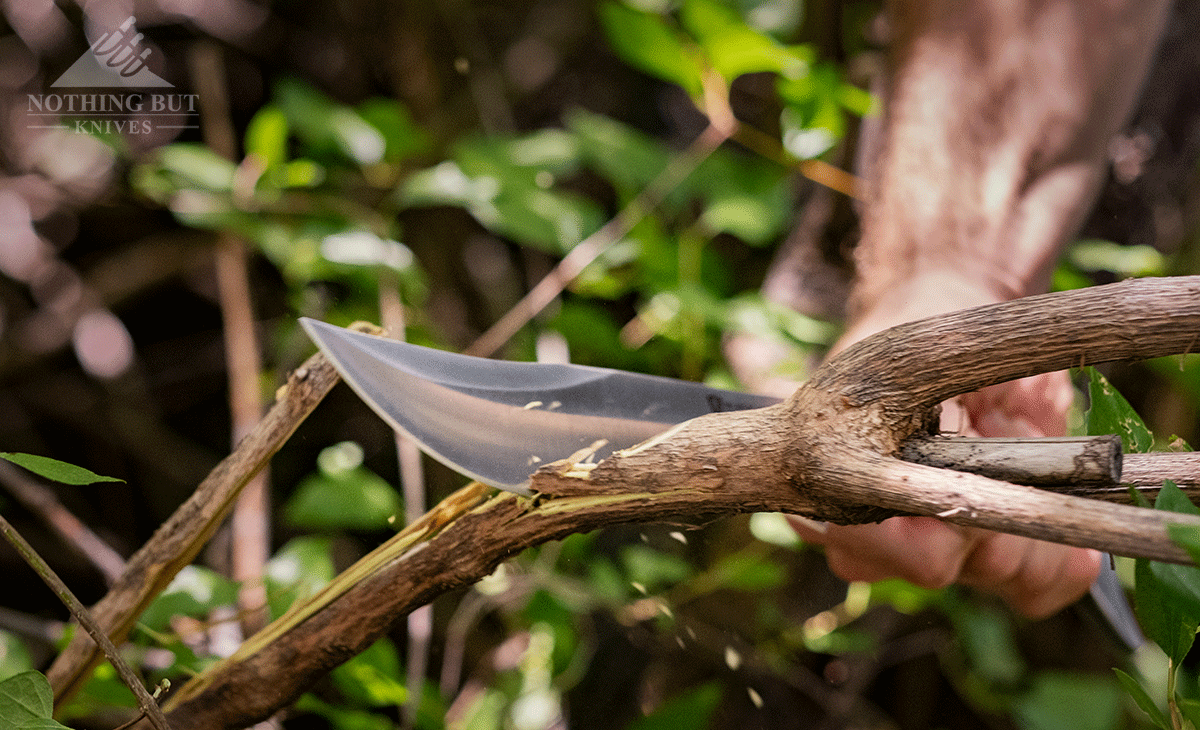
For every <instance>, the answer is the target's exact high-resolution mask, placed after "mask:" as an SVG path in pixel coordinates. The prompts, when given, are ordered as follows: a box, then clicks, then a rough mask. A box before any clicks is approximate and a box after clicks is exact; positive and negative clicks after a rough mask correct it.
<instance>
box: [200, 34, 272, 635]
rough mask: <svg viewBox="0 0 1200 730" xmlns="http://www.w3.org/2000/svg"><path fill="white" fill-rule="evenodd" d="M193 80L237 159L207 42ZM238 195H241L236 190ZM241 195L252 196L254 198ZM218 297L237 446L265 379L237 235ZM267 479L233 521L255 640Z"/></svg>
mask: <svg viewBox="0 0 1200 730" xmlns="http://www.w3.org/2000/svg"><path fill="white" fill-rule="evenodd" d="M190 60H191V67H192V75H193V76H194V77H195V79H196V90H197V91H198V92H199V97H200V118H201V121H202V123H203V131H204V141H205V142H206V143H207V144H208V146H209V147H210V148H211V149H212V150H213V151H214V152H216V153H217V154H218V155H221V156H222V157H224V158H226V159H228V160H230V161H236V160H237V152H238V145H237V138H236V136H235V133H234V128H233V120H232V119H231V118H230V112H229V94H228V90H227V89H226V87H225V63H224V61H223V59H222V57H221V49H220V48H219V47H218V46H216V45H215V44H213V43H212V42H209V41H201V42H198V43H197V44H196V45H195V46H194V47H193V49H192V54H191V59H190ZM234 192H235V195H237V194H238V191H234ZM243 194H244V195H246V196H249V193H245V191H243ZM214 254H215V256H214V262H213V263H214V266H215V269H216V274H217V297H218V300H219V303H220V307H221V319H222V321H223V323H224V326H223V328H222V331H223V333H224V337H225V363H226V369H227V370H228V372H229V412H230V421H231V432H232V442H233V443H232V445H233V446H236V445H237V444H238V442H239V441H241V440H242V439H243V438H244V437H245V435H246V434H247V433H249V432H250V429H252V428H253V427H254V424H256V423H258V420H259V419H260V418H261V417H262V410H263V407H262V393H261V392H260V390H259V388H260V386H259V373H260V372H261V370H262V357H261V356H260V354H259V348H258V341H257V339H256V338H255V323H254V307H253V303H252V301H251V295H250V275H249V273H248V265H247V252H246V244H245V242H244V241H242V240H241V239H239V238H238V237H237V236H235V235H233V234H232V233H229V232H226V231H223V232H221V233H220V234H219V235H218V236H217V245H216V250H215V251H214ZM268 482H269V478H268V472H267V470H266V469H263V470H262V471H261V472H259V474H258V475H257V476H256V477H255V478H254V479H253V480H251V482H250V483H249V484H248V485H246V488H245V489H243V490H242V494H241V496H239V497H238V501H237V504H236V505H235V506H234V509H233V515H232V518H231V519H230V531H231V533H232V536H231V540H230V544H231V549H230V555H229V558H230V574H231V577H232V578H233V579H234V580H235V581H237V582H238V583H239V584H241V585H240V588H239V589H238V613H239V614H240V615H241V616H242V617H243V618H242V629H243V631H244V632H245V633H247V634H249V633H253V632H254V631H257V630H258V629H260V628H262V626H263V625H264V624H265V623H266V618H267V612H266V605H267V593H266V587H265V585H264V584H263V580H262V578H263V571H264V570H265V569H266V564H267V559H268V558H269V557H270V547H271V546H270V542H271V538H270V535H271V515H270V513H271V509H270V504H269V502H270V493H269V491H268Z"/></svg>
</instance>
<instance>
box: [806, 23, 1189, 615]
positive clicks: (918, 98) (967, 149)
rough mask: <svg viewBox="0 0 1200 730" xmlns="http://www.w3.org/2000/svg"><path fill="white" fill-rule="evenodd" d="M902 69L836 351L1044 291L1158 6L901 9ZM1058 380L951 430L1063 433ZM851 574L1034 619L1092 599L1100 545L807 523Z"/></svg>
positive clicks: (889, 104)
mask: <svg viewBox="0 0 1200 730" xmlns="http://www.w3.org/2000/svg"><path fill="white" fill-rule="evenodd" d="M888 10H889V13H890V18H891V24H892V33H893V39H892V41H893V49H892V50H893V69H892V70H893V74H892V80H891V87H890V91H889V94H888V98H887V100H886V104H885V118H884V131H883V139H882V146H881V147H882V149H881V153H880V155H879V158H878V159H877V160H875V161H874V163H873V167H872V168H871V169H870V170H869V196H868V202H867V204H866V208H865V210H864V213H863V222H862V225H863V236H862V241H861V243H860V245H859V248H858V251H857V268H858V279H857V281H856V284H855V287H854V293H853V296H852V301H851V309H850V311H851V316H850V322H849V327H848V329H847V332H846V334H845V336H844V337H843V338H842V340H841V341H840V342H839V343H838V346H837V347H836V348H835V349H840V348H843V347H845V346H848V345H849V344H851V343H853V342H855V341H857V340H859V339H862V338H863V337H866V336H867V335H869V334H872V333H874V332H877V331H879V330H882V329H886V328H888V327H891V326H893V325H896V324H900V323H902V322H907V321H911V320H915V319H919V318H921V317H925V316H929V315H932V314H937V313H940V312H945V311H952V310H957V309H963V308H966V307H970V306H975V305H979V304H988V303H993V302H998V301H1004V300H1008V299H1013V298H1017V297H1021V296H1025V295H1027V294H1033V293H1039V292H1041V291H1044V290H1045V289H1046V288H1047V286H1048V281H1049V276H1050V272H1051V271H1052V269H1053V266H1054V262H1055V260H1056V259H1057V258H1058V255H1059V253H1060V252H1061V250H1062V248H1063V247H1064V245H1065V244H1066V243H1067V242H1068V240H1069V239H1070V237H1071V236H1072V235H1073V234H1074V233H1075V231H1076V229H1077V227H1078V226H1079V225H1080V222H1081V219H1082V217H1083V215H1084V214H1086V212H1087V211H1088V209H1089V207H1090V206H1091V204H1092V202H1093V198H1094V196H1095V194H1096V191H1097V189H1098V187H1099V185H1100V183H1101V182H1102V181H1103V178H1104V174H1105V171H1106V151H1107V145H1108V141H1109V139H1110V138H1111V137H1112V136H1113V135H1114V134H1115V133H1116V132H1118V131H1119V130H1120V128H1121V126H1122V125H1123V124H1124V123H1125V120H1126V118H1127V117H1128V115H1129V113H1130V111H1131V108H1132V105H1133V103H1134V101H1135V100H1136V97H1137V94H1138V92H1139V89H1140V86H1141V84H1142V82H1143V79H1144V76H1145V74H1146V70H1147V67H1148V64H1149V62H1150V59H1151V58H1152V56H1153V53H1154V50H1155V47H1156V41H1157V38H1158V37H1159V34H1160V32H1161V30H1162V25H1163V23H1164V20H1165V17H1166V15H1167V12H1168V10H1169V3H1168V2H1166V0H1132V1H1130V2H1124V1H1122V0H1101V1H1100V2H1088V3H1078V2H1074V0H1048V1H1047V2H1033V1H1032V0H1029V1H1026V0H970V1H968V0H892V1H891V2H890V3H889V7H888ZM1070 398H1071V390H1070V384H1069V383H1068V381H1067V379H1066V377H1065V375H1064V374H1062V373H1052V374H1047V375H1041V376H1037V377H1034V378H1026V379H1024V380H1020V381H1015V382H1012V383H1006V384H1002V385H999V386H994V387H992V388H988V389H985V390H983V391H980V392H977V393H972V394H968V395H966V396H963V397H962V398H960V399H957V400H956V401H955V402H954V403H951V404H947V406H948V407H946V408H945V409H944V412H943V422H942V425H943V428H944V429H947V430H954V431H959V432H963V433H978V434H981V435H988V436H1001V435H1016V436H1037V435H1047V436H1049V435H1059V434H1061V432H1062V430H1063V429H1064V427H1065V418H1064V415H1065V411H1066V408H1067V406H1068V405H1069V403H1070ZM799 531H800V532H801V534H802V536H804V537H806V538H807V539H809V540H812V541H815V542H819V543H822V544H824V545H825V546H826V551H827V555H828V558H829V562H830V566H831V567H832V568H833V569H834V570H835V571H836V572H838V573H839V574H840V575H841V576H842V577H844V578H846V579H848V580H877V579H881V578H885V577H891V576H900V577H904V578H907V579H909V580H911V581H913V582H916V583H918V584H921V585H926V586H941V585H946V584H949V583H952V582H963V583H967V584H972V585H976V586H979V587H981V588H984V589H986V590H989V591H991V592H994V593H997V594H999V595H1001V596H1003V597H1004V598H1006V599H1007V600H1008V601H1009V602H1010V603H1012V604H1013V606H1014V607H1015V608H1017V609H1018V610H1020V611H1022V612H1024V613H1027V614H1029V615H1032V616H1042V615H1047V614H1050V613H1053V612H1054V611H1056V610H1058V609H1059V608H1061V607H1062V606H1064V605H1066V604H1068V603H1070V602H1072V601H1073V600H1075V599H1076V598H1077V597H1078V596H1079V595H1080V594H1082V593H1083V592H1084V591H1086V590H1087V588H1088V586H1089V585H1090V584H1091V582H1092V581H1093V580H1094V579H1095V576H1096V572H1097V571H1098V569H1099V560H1100V557H1099V555H1098V554H1097V553H1095V552H1093V551H1085V550H1080V549H1076V548H1065V547H1062V546H1058V545H1051V544H1048V543H1041V542H1036V541H1033V540H1029V539H1026V538H1018V537H1013V536H1010V535H998V534H995V533H990V532H985V531H982V530H978V529H964V528H958V527H954V526H952V525H948V524H946V523H943V522H940V521H937V520H933V519H930V518H894V519H891V520H887V521H885V522H884V523H881V524H879V525H858V526H851V527H838V526H828V527H826V526H822V525H813V524H811V523H801V524H800V525H799Z"/></svg>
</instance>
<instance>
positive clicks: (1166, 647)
mask: <svg viewBox="0 0 1200 730" xmlns="http://www.w3.org/2000/svg"><path fill="white" fill-rule="evenodd" d="M1154 508H1155V509H1158V510H1166V511H1170V512H1177V513H1180V514H1188V515H1198V514H1200V509H1197V508H1196V506H1195V505H1194V504H1192V502H1191V500H1189V499H1188V497H1187V495H1186V494H1184V493H1183V490H1181V489H1179V487H1177V486H1176V485H1175V483H1174V482H1172V481H1171V480H1169V479H1168V480H1166V481H1164V482H1163V488H1162V489H1161V490H1160V491H1159V493H1158V498H1157V499H1156V500H1155V502H1154ZM1181 532H1183V533H1184V535H1185V536H1187V535H1191V536H1193V538H1194V534H1195V533H1194V531H1189V530H1186V529H1184V530H1181ZM1143 581H1144V582H1145V585H1143ZM1136 590H1137V594H1136V595H1137V596H1138V612H1137V614H1138V619H1139V620H1140V621H1142V623H1143V624H1145V623H1147V622H1149V624H1150V626H1147V627H1146V633H1147V635H1149V636H1150V637H1151V638H1152V639H1154V641H1155V642H1156V643H1158V645H1159V646H1161V647H1162V649H1163V651H1165V652H1166V653H1167V656H1169V657H1171V658H1172V659H1174V660H1175V662H1176V663H1178V662H1179V661H1182V659H1183V656H1184V655H1185V654H1186V653H1187V651H1188V649H1190V648H1191V646H1192V643H1193V642H1194V641H1195V634H1196V629H1197V627H1200V568H1196V567H1195V566H1188V565H1175V564H1174V563H1160V562H1153V561H1146V560H1139V561H1137V583H1136ZM1142 601H1146V604H1147V607H1148V608H1149V609H1150V611H1147V610H1144V609H1143V607H1142V605H1141V602H1142ZM1154 607H1157V611H1156V612H1157V613H1159V614H1160V615H1157V616H1150V615H1147V614H1148V613H1150V612H1155V608H1154ZM1173 623H1174V624H1177V625H1174V626H1173V625H1172V624H1173ZM1151 627H1153V633H1152V631H1151ZM1160 636H1161V637H1162V639H1163V641H1165V642H1167V643H1165V644H1164V643H1163V642H1162V641H1159V639H1158V637H1160Z"/></svg>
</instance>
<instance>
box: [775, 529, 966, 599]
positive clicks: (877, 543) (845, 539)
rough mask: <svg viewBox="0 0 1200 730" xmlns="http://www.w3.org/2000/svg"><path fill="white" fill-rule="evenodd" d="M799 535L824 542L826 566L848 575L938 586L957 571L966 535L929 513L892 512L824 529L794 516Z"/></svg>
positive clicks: (856, 578) (949, 580)
mask: <svg viewBox="0 0 1200 730" xmlns="http://www.w3.org/2000/svg"><path fill="white" fill-rule="evenodd" d="M793 527H794V528H796V531H797V534H799V535H800V537H801V539H804V540H807V541H809V542H813V543H817V544H820V545H824V546H825V556H826V559H827V560H828V562H829V567H830V568H831V569H832V570H833V572H834V573H836V574H837V575H838V577H840V578H842V579H843V580H847V581H877V580H883V579H884V578H904V579H905V580H907V581H909V582H910V583H914V584H916V585H919V586H921V587H923V588H943V587H945V586H948V585H950V584H951V583H953V582H954V581H955V580H956V579H957V578H958V575H959V572H960V570H961V567H962V561H963V559H964V558H965V557H966V554H967V548H968V538H967V537H966V536H965V534H964V531H963V530H961V529H960V528H956V527H953V526H951V525H948V524H946V523H944V522H941V521H939V520H936V519H934V518H932V517H893V518H892V519H889V520H884V521H883V522H880V523H877V524H870V525H828V526H826V529H825V530H824V531H823V532H818V531H815V530H813V529H812V528H811V527H810V526H809V525H807V524H803V523H800V524H797V523H796V522H793Z"/></svg>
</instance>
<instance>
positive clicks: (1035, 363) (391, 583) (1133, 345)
mask: <svg viewBox="0 0 1200 730" xmlns="http://www.w3.org/2000/svg"><path fill="white" fill-rule="evenodd" d="M1198 336H1200V278H1196V277H1192V278H1179V279H1172V280H1142V281H1135V282H1126V283H1122V284H1116V285H1112V286H1108V287H1098V288H1095V289H1090V290H1082V291H1075V292H1067V293H1061V294H1055V295H1049V296H1046V297H1035V298H1031V299H1028V300H1022V301H1018V302H1010V303H1007V304H1004V305H996V306H991V307H982V308H979V309H975V310H968V311H966V312H961V313H957V314H952V315H945V316H941V317H936V318H933V319H929V320H924V321H923V322H918V323H914V324H912V325H905V326H903V327H900V328H896V329H894V330H889V331H887V332H883V333H880V334H879V335H875V336H873V337H871V338H868V339H867V340H865V341H863V342H862V343H860V344H859V345H857V346H855V347H853V348H851V349H849V350H847V351H846V352H844V353H843V354H842V355H841V356H839V357H838V358H836V359H835V360H833V361H832V362H830V363H829V364H827V365H826V366H825V367H823V368H821V369H820V370H819V371H817V373H815V374H814V376H813V378H812V379H811V380H810V381H809V383H808V384H806V385H805V386H803V387H801V388H800V389H799V390H798V391H797V392H796V393H795V394H794V395H793V396H792V397H791V398H790V399H789V400H788V401H786V402H785V403H782V404H780V405H777V406H772V407H769V408H764V409H760V410H756V411H743V412H733V413H720V414H713V415H710V416H704V417H702V418H698V419H695V420H692V421H689V422H687V423H685V424H681V425H680V426H677V427H675V428H673V429H671V430H670V431H668V432H667V433H665V434H663V435H661V436H659V437H657V438H655V439H652V440H651V441H649V442H647V443H645V444H642V445H639V446H637V447H634V448H632V449H627V450H624V451H620V452H617V453H615V454H613V455H612V456H610V457H609V458H607V459H605V460H603V461H601V462H600V463H598V464H582V463H577V462H575V461H572V460H567V461H563V462H556V463H554V464H549V465H547V466H545V467H543V468H542V469H541V470H539V471H538V472H537V473H536V474H535V475H534V476H533V479H532V488H533V490H534V491H535V492H536V496H535V497H533V498H530V499H527V498H522V497H517V496H514V495H511V494H501V495H496V496H494V497H492V498H490V499H487V501H485V502H482V503H481V504H478V505H477V506H471V507H470V508H469V510H466V511H460V513H458V514H459V516H456V517H455V516H453V513H454V510H449V511H447V512H445V513H444V515H445V516H448V517H449V519H448V520H447V521H444V522H443V521H440V520H434V521H432V522H430V523H429V524H428V525H427V527H428V529H425V530H424V531H423V532H422V533H421V534H420V535H413V534H404V533H402V535H403V537H402V538H401V537H400V536H398V538H397V539H395V540H393V541H391V542H389V543H388V544H387V545H385V546H383V547H382V548H380V549H379V550H378V551H376V553H373V554H372V555H370V556H368V557H367V558H365V559H364V561H361V562H360V564H359V565H356V566H355V567H354V568H352V575H353V579H347V580H345V581H341V582H340V583H339V584H338V586H337V588H336V589H334V590H331V591H329V592H328V593H326V594H325V595H323V596H319V597H317V599H315V600H314V601H312V602H310V603H309V604H307V605H306V606H305V607H303V608H300V609H297V610H296V611H294V612H290V613H289V616H288V617H285V619H286V621H285V622H284V623H283V624H281V625H279V626H276V625H275V624H272V626H270V627H268V628H267V629H266V631H267V632H269V633H268V634H266V637H268V638H269V640H265V641H261V642H255V643H254V645H253V646H251V647H248V648H247V649H246V650H245V651H244V652H239V654H238V655H237V656H235V657H234V658H232V659H231V660H229V661H227V662H223V663H222V664H220V665H219V666H218V667H216V668H215V669H214V670H213V671H211V672H208V673H206V674H205V675H204V676H203V677H202V678H201V679H199V680H193V682H194V683H195V688H194V689H193V688H192V687H191V686H190V685H189V686H188V687H185V688H184V690H183V691H182V692H181V693H179V695H178V696H177V697H176V698H175V700H174V702H175V704H174V705H173V709H172V710H171V712H170V714H169V716H168V717H169V719H170V721H171V723H172V726H173V727H175V728H176V729H177V730H188V729H189V728H194V729H196V730H199V729H200V728H205V729H207V728H229V729H230V730H232V729H233V728H240V727H244V726H245V725H248V724H252V723H253V722H255V721H257V720H260V719H262V718H265V717H267V716H269V715H270V714H271V713H272V712H274V711H275V710H276V709H278V708H279V707H282V706H285V705H286V704H288V703H290V702H292V701H293V700H295V699H296V698H297V697H299V695H300V694H301V693H302V692H303V691H304V690H305V688H306V687H308V686H309V685H310V684H311V683H312V682H313V681H315V679H316V678H317V677H319V676H321V675H322V674H323V673H325V672H326V671H328V670H329V669H330V668H332V667H334V666H336V665H337V664H339V663H341V662H342V661H344V660H346V659H347V658H349V657H350V656H353V655H354V654H355V653H357V652H359V651H361V650H363V649H365V648H366V647H367V646H369V645H370V644H371V643H372V642H373V641H375V640H376V639H377V638H378V637H379V636H381V635H382V634H383V633H385V632H386V631H387V630H388V628H389V627H390V626H391V625H392V624H393V623H394V622H395V621H396V620H397V619H399V618H400V617H402V616H403V615H405V614H406V613H407V612H409V611H411V610H412V609H413V608H415V607H416V606H419V605H422V604H424V603H426V602H428V601H429V600H431V599H432V598H433V597H435V596H437V595H439V594H441V593H443V592H445V591H447V590H450V589H453V588H456V587H461V586H464V585H469V584H470V583H472V582H474V581H476V580H478V579H479V578H481V577H483V576H485V575H488V574H489V573H490V572H491V571H492V570H493V569H494V568H495V566H496V565H497V564H499V563H500V562H502V561H503V560H505V559H507V558H509V557H511V556H512V555H514V554H516V553H518V552H519V551H521V550H523V549H525V548H527V547H529V546H531V545H536V544H539V543H542V542H546V541H548V540H554V539H559V538H562V537H565V536H566V535H569V534H572V533H575V532H583V531H587V530H592V529H596V528H598V527H603V526H606V525H612V524H619V523H627V522H654V521H672V522H704V521H707V520H711V519H714V518H716V517H721V516H725V515H731V514H737V513H744V512H757V511H783V512H792V513H797V514H802V515H807V516H810V517H814V518H817V519H822V520H830V521H836V522H865V521H874V520H880V519H883V518H885V517H888V516H891V515H895V514H920V515H933V516H938V517H940V518H942V519H944V520H947V521H949V522H953V523H955V524H961V525H970V526H978V527H985V528H988V529H994V530H1003V531H1006V532H1011V533H1013V534H1018V535H1026V536H1029V537H1033V538H1037V539H1042V540H1053V541H1057V542H1061V543H1065V544H1070V545H1081V546H1089V547H1095V548H1100V549H1104V550H1108V551H1110V552H1115V553H1118V554H1125V555H1134V556H1141V557H1149V558H1153V559H1158V560H1169V561H1176V562H1187V556H1186V555H1185V554H1184V553H1183V551H1182V550H1180V549H1179V548H1177V547H1175V545H1174V544H1173V543H1172V542H1171V541H1170V540H1169V539H1168V537H1167V534H1166V533H1167V529H1166V528H1167V525H1169V524H1173V523H1178V524H1188V525H1197V526H1200V518H1196V517H1192V516H1187V515H1176V514H1170V513H1161V512H1154V511H1151V510H1145V509H1139V508H1135V507H1130V506H1127V505H1121V504H1112V503H1108V502H1104V501H1100V500H1093V499H1082V498H1079V497H1075V496H1070V495H1064V494H1055V493H1052V492H1048V491H1044V490H1039V489H1034V488H1031V487H1024V486H1016V485H1013V484H1010V483H1006V482H1001V481H997V480H994V479H990V478H987V477H985V476H979V475H975V474H966V473H961V472H953V471H948V470H945V469H939V468H935V467H931V466H926V465H922V464H914V463H909V462H906V461H902V460H900V459H899V458H896V457H897V455H898V454H899V452H900V449H901V446H902V444H903V443H904V442H905V441H907V440H909V439H911V438H914V437H921V436H923V435H927V434H929V433H931V432H932V427H933V425H934V424H935V422H936V421H935V418H934V416H935V412H934V410H933V409H934V408H935V406H936V404H937V403H939V402H940V401H942V400H944V399H945V398H948V397H951V396H953V395H957V394H959V393H963V392H968V391H970V390H973V389H975V388H979V387H983V386H986V385H991V384H993V383H996V382H1002V381H1004V380H1008V379H1013V378H1018V377H1022V376H1026V375H1033V374H1036V373H1039V372H1045V371H1049V370H1054V369H1059V368H1063V367H1067V366H1069V365H1078V364H1084V363H1096V362H1103V361H1108V360H1118V359H1136V358H1144V357H1154V356H1160V355H1168V354H1178V353H1183V352H1189V351H1191V350H1192V349H1194V346H1195V344H1196V340H1197V337H1198ZM1157 457H1158V455H1155V456H1154V457H1153V458H1157ZM1130 461H1131V462H1132V464H1131V466H1133V467H1135V468H1141V467H1144V466H1145V464H1141V465H1139V464H1138V460H1136V459H1130ZM1172 463H1173V465H1174V466H1177V467H1181V468H1184V469H1187V470H1190V471H1189V473H1188V474H1180V475H1178V476H1176V477H1175V478H1176V480H1177V481H1183V482H1187V481H1188V480H1190V481H1191V482H1192V483H1194V482H1195V481H1196V480H1197V477H1196V471H1195V469H1196V465H1197V464H1196V462H1195V461H1194V460H1192V459H1173V461H1172ZM1127 468H1128V466H1127ZM1135 470H1136V469H1135ZM1161 474H1162V472H1161V471H1159V472H1156V477H1157V476H1161ZM1139 478H1140V477H1139ZM469 489H475V490H478V489H479V487H478V486H475V487H472V488H469ZM474 495H475V496H474V497H472V496H471V495H470V494H466V495H464V494H463V493H460V494H459V495H456V496H455V498H454V499H456V500H466V501H465V502H462V504H464V505H470V504H472V502H471V500H472V499H475V500H478V499H479V498H480V496H479V494H478V493H477V492H475V493H474Z"/></svg>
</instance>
